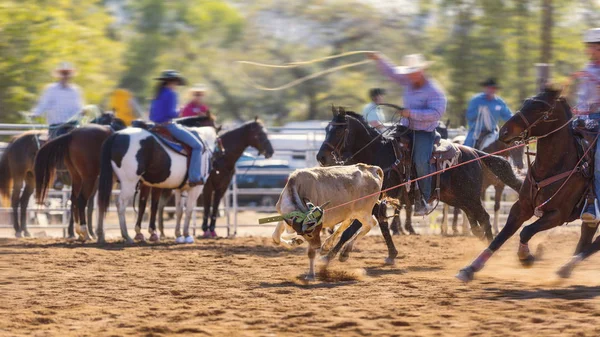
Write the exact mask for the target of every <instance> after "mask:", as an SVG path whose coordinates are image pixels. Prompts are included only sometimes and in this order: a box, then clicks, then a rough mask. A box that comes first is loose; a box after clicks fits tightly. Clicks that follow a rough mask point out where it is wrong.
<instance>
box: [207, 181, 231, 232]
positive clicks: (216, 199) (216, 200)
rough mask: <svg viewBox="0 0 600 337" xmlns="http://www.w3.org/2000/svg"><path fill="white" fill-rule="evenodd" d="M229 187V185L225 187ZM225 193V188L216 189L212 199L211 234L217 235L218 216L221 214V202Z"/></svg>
mask: <svg viewBox="0 0 600 337" xmlns="http://www.w3.org/2000/svg"><path fill="white" fill-rule="evenodd" d="M225 188H227V187H225ZM224 194H225V190H221V189H216V190H215V193H214V196H213V201H212V214H211V215H210V228H209V230H210V236H211V237H216V233H215V228H216V226H217V217H218V215H219V204H220V203H221V199H223V195H224Z"/></svg>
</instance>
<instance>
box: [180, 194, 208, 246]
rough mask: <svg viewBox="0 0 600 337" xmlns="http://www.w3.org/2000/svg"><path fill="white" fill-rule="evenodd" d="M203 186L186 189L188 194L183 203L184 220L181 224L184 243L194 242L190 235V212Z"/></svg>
mask: <svg viewBox="0 0 600 337" xmlns="http://www.w3.org/2000/svg"><path fill="white" fill-rule="evenodd" d="M203 188H204V186H195V187H193V188H191V189H189V190H188V196H187V200H186V205H185V222H184V224H183V236H184V237H185V243H194V236H192V235H190V222H191V220H192V214H193V213H194V207H196V202H197V201H198V197H199V196H200V194H201V193H202V189H203Z"/></svg>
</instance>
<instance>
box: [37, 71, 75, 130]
mask: <svg viewBox="0 0 600 337" xmlns="http://www.w3.org/2000/svg"><path fill="white" fill-rule="evenodd" d="M53 74H54V76H55V77H57V78H58V82H56V83H52V84H50V85H48V86H47V87H46V88H45V89H44V92H43V93H42V96H41V98H40V101H39V102H38V104H37V106H36V107H35V108H34V109H33V112H32V113H31V115H30V116H31V117H38V116H41V115H43V114H44V115H45V117H46V122H47V123H48V124H49V131H50V132H49V133H50V135H49V136H50V138H55V137H57V136H59V135H60V131H62V130H63V129H64V128H61V126H63V125H64V124H65V123H67V122H69V121H70V120H71V119H72V118H73V117H75V116H76V115H77V114H79V113H82V111H83V99H82V95H81V89H79V87H78V86H77V85H76V84H73V83H71V79H72V78H73V76H74V75H75V68H74V67H73V65H72V64H70V63H69V62H62V63H60V65H59V66H58V67H57V68H56V69H55V70H54V73H53ZM67 131H68V130H67ZM62 133H65V132H62Z"/></svg>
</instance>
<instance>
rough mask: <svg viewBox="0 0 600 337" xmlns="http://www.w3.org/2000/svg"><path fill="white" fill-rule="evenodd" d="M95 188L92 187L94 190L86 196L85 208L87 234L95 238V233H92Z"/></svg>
mask: <svg viewBox="0 0 600 337" xmlns="http://www.w3.org/2000/svg"><path fill="white" fill-rule="evenodd" d="M96 190H97V188H96V187H94V190H93V191H92V193H91V195H90V196H89V197H88V203H87V210H86V216H87V226H88V234H89V235H90V236H91V237H92V239H95V238H96V234H94V226H93V223H92V218H93V217H94V198H95V197H96Z"/></svg>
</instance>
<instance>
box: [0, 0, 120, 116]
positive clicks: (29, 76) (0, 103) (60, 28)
mask: <svg viewBox="0 0 600 337" xmlns="http://www.w3.org/2000/svg"><path fill="white" fill-rule="evenodd" d="M112 20H113V18H112V17H111V16H110V15H109V14H108V13H107V11H106V9H105V8H104V6H103V5H102V4H101V3H100V2H98V1H94V0H79V1H64V0H62V1H61V0H47V1H35V0H22V1H13V0H3V1H2V2H0V74H2V75H1V78H2V80H1V81H0V118H1V120H2V121H3V122H16V121H19V120H20V118H21V116H20V115H19V114H18V113H17V112H18V111H26V110H30V109H31V107H32V106H33V105H34V104H35V102H36V100H37V97H38V95H39V93H40V92H41V90H42V89H43V87H44V86H45V85H46V84H47V83H50V82H51V81H53V80H54V79H53V78H52V75H51V72H52V70H53V69H54V68H55V67H56V66H57V65H58V63H59V62H61V61H69V62H72V63H73V64H74V65H75V67H76V68H77V72H78V73H77V76H76V77H75V82H76V83H78V84H79V85H80V86H81V87H82V89H83V91H84V94H85V98H86V101H87V102H89V103H99V102H100V101H101V100H102V99H103V98H104V96H105V95H106V93H107V92H108V91H109V90H110V89H111V88H112V87H113V86H114V84H115V81H116V79H117V78H118V74H119V73H120V72H121V66H120V64H121V62H120V61H119V60H120V55H121V50H122V48H121V44H119V43H118V42H116V41H114V40H112V39H110V38H109V37H107V29H108V26H109V25H110V23H111V21H112Z"/></svg>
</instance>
